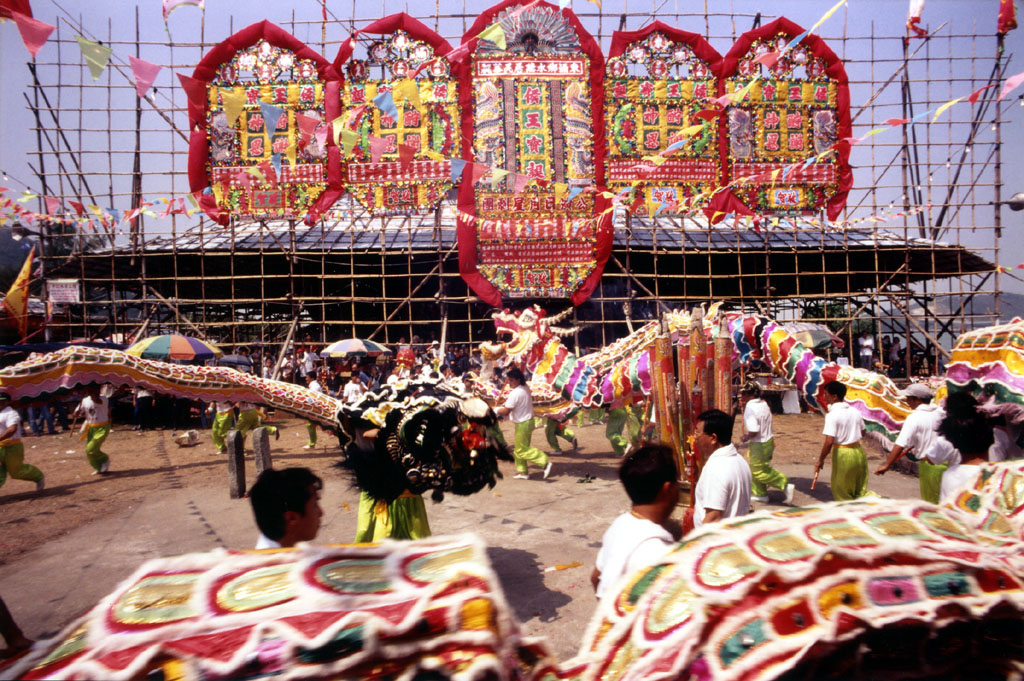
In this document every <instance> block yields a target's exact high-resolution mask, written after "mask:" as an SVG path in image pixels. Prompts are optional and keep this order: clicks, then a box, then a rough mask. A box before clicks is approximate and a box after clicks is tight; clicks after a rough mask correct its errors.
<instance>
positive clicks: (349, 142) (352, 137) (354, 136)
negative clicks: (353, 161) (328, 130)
mask: <svg viewBox="0 0 1024 681" xmlns="http://www.w3.org/2000/svg"><path fill="white" fill-rule="evenodd" d="M358 141H359V133H358V132H355V131H354V130H349V129H348V128H342V129H341V145H340V146H341V155H342V157H344V158H348V157H349V156H351V155H352V150H353V149H355V147H356V142H358Z"/></svg>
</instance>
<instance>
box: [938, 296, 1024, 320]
mask: <svg viewBox="0 0 1024 681" xmlns="http://www.w3.org/2000/svg"><path fill="white" fill-rule="evenodd" d="M969 305H970V306H971V307H972V308H973V310H974V312H975V314H981V313H985V312H994V311H995V296H994V295H993V294H991V293H983V294H978V295H976V296H974V298H973V299H972V300H971V302H970V303H969ZM935 307H936V314H938V315H939V316H940V317H941V316H944V315H948V314H952V313H954V312H956V311H957V310H958V309H959V308H960V300H959V299H957V298H955V297H949V298H946V297H941V298H938V299H937V300H936V301H935ZM969 310H970V308H969V309H968V311H969ZM1014 317H1021V318H1024V294H1021V293H1002V294H1000V295H999V320H1000V321H1001V322H1008V321H1010V320H1011V319H1013V318H1014Z"/></svg>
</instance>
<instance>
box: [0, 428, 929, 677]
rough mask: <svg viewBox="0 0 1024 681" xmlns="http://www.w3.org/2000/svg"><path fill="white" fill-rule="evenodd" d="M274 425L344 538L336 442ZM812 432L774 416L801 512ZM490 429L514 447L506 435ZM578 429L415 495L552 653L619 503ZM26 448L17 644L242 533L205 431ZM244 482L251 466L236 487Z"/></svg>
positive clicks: (584, 602) (588, 434) (594, 433)
mask: <svg viewBox="0 0 1024 681" xmlns="http://www.w3.org/2000/svg"><path fill="white" fill-rule="evenodd" d="M277 422H278V423H279V424H281V425H283V426H284V428H283V430H282V434H281V438H280V440H279V441H277V442H274V441H272V448H273V451H274V460H275V465H277V466H308V467H309V468H311V469H313V471H314V472H316V473H317V474H318V475H320V476H321V477H322V478H323V479H324V482H325V490H324V499H323V507H324V512H325V515H324V523H323V526H322V528H321V531H320V535H319V537H318V541H323V542H324V543H344V542H348V541H351V539H352V537H353V536H354V533H355V523H356V508H357V506H358V493H357V492H356V491H355V490H353V489H352V487H351V485H350V484H349V482H348V479H347V477H346V476H345V474H344V473H343V472H341V471H340V470H339V469H337V468H336V467H335V466H334V464H335V463H336V462H337V461H338V459H339V456H340V450H339V448H338V443H337V440H336V439H335V437H334V436H333V435H331V434H329V433H321V435H320V440H319V443H318V446H317V447H316V448H315V449H313V450H304V449H302V446H303V445H304V444H306V430H305V428H304V427H303V422H302V421H299V420H298V419H294V418H291V417H283V418H280V419H279V420H278V421H277ZM822 425H823V418H822V417H821V416H818V415H813V414H801V415H776V416H775V434H776V453H775V463H776V467H777V468H778V469H780V470H782V471H783V472H785V473H786V474H787V475H789V476H790V479H791V481H792V482H794V483H795V484H796V488H797V494H796V499H795V501H794V503H796V504H799V505H807V504H813V503H817V502H821V501H829V500H831V493H830V491H829V486H828V469H826V470H825V471H823V473H822V476H821V480H820V481H819V483H818V485H817V487H816V489H815V490H813V491H811V490H810V482H811V474H812V468H813V462H814V459H815V457H816V455H817V452H818V451H819V449H820V447H821V435H820V432H821V428H822ZM503 427H504V429H505V432H506V436H507V437H508V439H509V441H510V442H511V428H510V427H509V425H508V424H507V423H506V424H504V426H503ZM577 433H578V437H579V442H580V448H579V451H577V452H576V453H572V452H571V451H567V452H565V453H563V454H561V455H558V456H557V457H556V458H554V462H555V463H554V467H553V471H552V475H551V477H550V478H549V479H548V480H541V479H540V477H541V476H540V473H539V471H536V472H534V473H533V475H532V479H531V480H514V479H513V478H512V475H513V473H514V470H513V468H512V465H511V464H508V463H502V473H503V474H504V476H505V477H504V479H503V480H501V481H499V482H498V484H497V486H496V487H495V488H494V489H493V490H486V491H484V492H481V493H479V494H477V495H474V496H472V497H455V496H448V497H447V498H446V499H445V500H444V501H443V502H442V503H440V504H433V503H428V504H427V510H428V514H429V516H430V523H431V527H432V530H433V532H434V534H450V533H458V532H475V533H477V534H479V535H480V536H482V537H483V539H484V540H485V541H486V542H487V544H488V546H489V547H490V549H489V557H490V559H491V562H492V566H493V567H494V569H495V572H496V573H497V574H498V576H499V578H500V580H501V582H502V585H503V588H504V590H505V592H506V595H507V597H508V598H509V600H510V605H511V606H512V608H513V610H514V612H515V615H516V617H517V618H518V619H519V621H520V622H521V623H523V628H524V630H525V632H526V633H528V634H535V635H542V636H545V637H546V638H547V639H548V641H549V644H550V645H551V646H552V649H553V651H554V652H555V653H556V654H557V655H558V656H559V657H560V658H561V659H566V658H568V657H570V656H571V655H572V654H573V653H574V652H575V651H576V648H577V646H578V645H579V641H580V637H581V636H582V634H583V631H584V629H585V626H586V622H587V620H588V619H589V617H590V615H591V613H592V612H593V609H594V605H595V601H594V596H593V592H592V589H591V586H590V583H589V579H588V577H589V574H590V569H591V567H592V565H593V561H594V557H595V556H596V554H597V550H598V548H599V547H600V542H601V535H602V534H603V532H604V530H605V529H606V528H607V526H608V524H609V523H610V522H611V521H612V520H613V519H614V518H615V517H616V516H617V515H618V514H619V513H621V512H623V511H625V510H627V509H628V501H627V498H626V496H625V493H624V492H623V491H622V489H621V487H620V485H619V483H618V481H617V478H616V466H617V463H618V458H617V457H616V456H615V455H614V453H613V452H612V451H611V447H610V446H609V444H608V441H607V439H606V438H605V435H604V426H603V425H588V426H586V427H583V428H579V429H577ZM543 440H544V436H543V431H541V430H538V431H535V432H534V440H533V442H534V444H535V445H537V446H540V447H542V448H543V449H545V450H548V449H549V447H548V446H547V443H546V442H544V441H543ZM24 442H25V459H26V461H27V462H29V463H32V464H34V465H36V466H38V467H39V468H41V469H42V470H43V471H44V473H45V474H46V481H47V488H46V490H45V491H44V492H43V493H41V494H36V493H35V492H34V486H33V485H31V484H30V483H26V482H23V481H20V480H11V479H8V481H7V483H6V484H5V485H4V486H3V487H2V488H0V528H2V531H0V565H3V566H4V569H3V575H4V578H3V580H2V581H0V595H2V596H3V598H4V600H5V601H6V602H7V604H8V606H9V607H10V608H11V610H12V611H13V613H14V615H15V617H16V619H17V620H18V621H19V623H20V624H21V626H22V628H23V629H24V630H25V632H26V634H27V635H29V636H30V637H43V636H45V635H52V634H55V633H57V632H58V631H59V630H60V628H61V627H63V626H64V625H65V624H66V623H68V622H69V621H70V620H71V619H73V618H74V617H75V616H77V615H78V614H79V613H81V612H83V611H84V610H85V609H87V608H88V607H90V606H91V605H93V604H94V603H95V602H96V601H97V600H99V599H100V598H102V597H103V596H104V595H105V594H106V593H108V592H109V591H111V590H112V589H113V588H114V587H115V586H116V584H117V583H118V582H119V581H120V580H122V579H124V578H125V577H127V576H128V575H130V574H131V573H132V571H134V569H135V568H137V567H138V566H139V565H140V564H141V563H142V562H143V561H144V560H146V559H149V558H153V557H157V556H161V555H173V554H179V553H185V552H190V551H201V550H207V549H212V548H217V547H222V548H230V549H243V548H249V547H251V546H252V545H253V544H254V542H255V539H256V530H255V526H254V523H253V521H252V516H251V511H250V509H249V504H248V501H247V500H245V499H242V500H232V499H229V498H228V492H227V490H228V487H227V466H226V464H225V461H224V459H223V457H221V456H219V455H217V454H216V453H215V451H214V448H213V445H212V444H211V443H210V439H209V431H206V432H202V433H201V441H200V444H199V445H198V446H196V447H192V448H182V447H179V446H177V445H176V444H175V443H174V442H173V441H172V439H171V431H170V430H155V431H147V432H144V433H142V434H138V433H136V432H133V431H132V430H130V426H128V425H121V424H116V423H115V427H114V430H113V432H112V433H111V435H110V437H109V438H108V440H107V442H106V443H105V445H104V451H106V452H107V453H108V454H109V455H110V457H111V468H110V473H109V474H108V475H105V476H94V475H92V474H91V473H92V469H91V468H90V466H89V464H88V463H87V461H86V460H85V453H84V452H85V450H84V443H83V442H82V441H80V440H79V439H78V437H77V436H74V437H72V436H69V435H67V434H64V435H43V436H39V437H35V436H32V435H28V436H26V438H25V440H24ZM563 447H566V446H565V445H564V444H563ZM741 449H742V448H741ZM880 460H881V452H880V450H878V449H877V448H875V447H873V446H872V447H870V448H869V467H870V468H871V469H872V470H873V469H874V468H875V467H876V466H877V465H878V463H879V462H880ZM585 476H591V478H592V481H589V482H584V481H585V480H586V477H585ZM254 477H255V469H254V467H253V464H252V462H251V460H250V461H249V463H248V470H247V482H248V484H251V483H252V481H253V480H254ZM869 486H870V488H871V489H872V490H874V491H876V492H877V493H879V494H881V495H882V496H887V497H916V496H917V493H918V487H917V480H916V478H915V477H914V476H913V475H912V474H907V473H904V472H897V471H893V472H890V473H888V474H887V475H885V476H884V477H878V476H871V480H870V482H869ZM771 494H772V498H771V503H770V504H769V505H773V504H780V503H781V501H782V493H781V492H779V491H773V492H772V493H771ZM754 507H755V509H756V508H760V507H763V506H762V505H760V504H756V503H755V504H754Z"/></svg>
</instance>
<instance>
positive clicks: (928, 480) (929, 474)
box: [917, 459, 949, 504]
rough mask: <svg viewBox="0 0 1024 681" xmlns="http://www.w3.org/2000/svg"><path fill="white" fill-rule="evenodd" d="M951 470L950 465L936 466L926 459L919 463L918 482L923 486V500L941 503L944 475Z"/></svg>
mask: <svg viewBox="0 0 1024 681" xmlns="http://www.w3.org/2000/svg"><path fill="white" fill-rule="evenodd" d="M947 468H949V464H945V463H944V464H940V465H935V464H933V463H929V462H928V461H926V460H925V459H921V460H920V461H918V462H917V481H918V483H919V484H920V485H921V498H922V499H924V500H925V501H930V502H931V503H933V504H937V503H939V493H940V492H941V491H942V474H943V473H945V472H946V469H947Z"/></svg>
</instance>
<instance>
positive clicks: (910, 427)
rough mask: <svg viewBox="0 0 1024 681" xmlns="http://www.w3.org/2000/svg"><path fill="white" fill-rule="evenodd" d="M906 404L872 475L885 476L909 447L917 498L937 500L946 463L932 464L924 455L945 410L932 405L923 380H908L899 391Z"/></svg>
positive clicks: (928, 390) (930, 391) (929, 447)
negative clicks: (900, 423) (906, 409)
mask: <svg viewBox="0 0 1024 681" xmlns="http://www.w3.org/2000/svg"><path fill="white" fill-rule="evenodd" d="M901 394H902V395H903V398H904V399H906V401H907V404H909V405H910V408H911V409H913V411H912V412H910V416H908V417H907V418H906V420H905V421H904V422H903V427H902V428H901V429H900V434H899V437H897V438H896V444H895V445H893V448H892V450H891V451H890V452H889V458H888V459H886V461H885V463H883V464H882V465H881V466H879V467H878V468H877V469H875V475H885V472H886V471H888V470H889V469H890V468H892V465H893V464H894V463H896V462H897V461H898V460H899V458H900V457H901V456H903V455H904V454H905V453H906V452H907V451H909V450H913V451H914V454H916V455H917V457H918V459H919V460H918V462H917V476H918V482H919V485H920V489H921V498H922V499H924V500H925V501H930V502H931V503H933V504H937V503H939V489H940V487H941V486H942V474H943V473H945V472H946V468H947V467H948V464H944V463H943V464H933V463H931V462H930V461H928V460H927V459H925V458H924V455H925V453H926V452H927V451H928V450H929V449H931V448H932V445H934V444H935V441H936V440H937V439H938V436H939V434H938V430H937V429H938V427H939V423H940V422H941V421H942V419H943V418H944V417H945V415H946V412H945V411H943V410H942V409H941V408H940V407H939V405H937V404H932V396H933V395H934V393H933V392H932V390H931V388H929V387H928V386H927V385H925V384H924V383H912V384H910V385H909V386H907V388H906V390H904V391H903V392H902V393H901Z"/></svg>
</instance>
